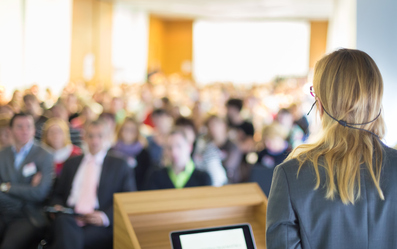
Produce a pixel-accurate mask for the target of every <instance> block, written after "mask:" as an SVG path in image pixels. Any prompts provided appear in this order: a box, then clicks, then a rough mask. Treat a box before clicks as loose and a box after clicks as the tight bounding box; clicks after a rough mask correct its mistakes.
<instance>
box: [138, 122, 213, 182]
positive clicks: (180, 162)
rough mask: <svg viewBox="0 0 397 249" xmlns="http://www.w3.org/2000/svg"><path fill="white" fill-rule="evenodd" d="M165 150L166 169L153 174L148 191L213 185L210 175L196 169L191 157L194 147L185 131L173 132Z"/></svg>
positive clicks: (149, 180)
mask: <svg viewBox="0 0 397 249" xmlns="http://www.w3.org/2000/svg"><path fill="white" fill-rule="evenodd" d="M164 149H165V159H166V161H167V163H166V167H164V168H161V169H157V170H155V171H153V172H152V174H151V175H150V177H149V179H148V182H147V187H146V189H148V190H154V189H170V188H177V189H180V188H187V187H198V186H207V185H211V178H210V176H209V175H208V173H206V172H204V171H200V170H198V169H196V167H195V165H194V162H193V160H192V158H191V156H190V153H191V151H192V145H191V144H190V143H189V141H188V140H187V137H186V134H185V133H184V131H183V130H174V131H172V132H171V133H170V135H169V136H168V138H167V143H166V146H165V148H164Z"/></svg>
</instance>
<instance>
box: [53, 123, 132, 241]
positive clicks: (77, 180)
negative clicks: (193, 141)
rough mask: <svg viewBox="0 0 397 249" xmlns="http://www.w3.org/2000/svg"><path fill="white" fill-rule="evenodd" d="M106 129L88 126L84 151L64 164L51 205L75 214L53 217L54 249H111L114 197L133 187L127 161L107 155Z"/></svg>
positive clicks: (94, 125)
mask: <svg viewBox="0 0 397 249" xmlns="http://www.w3.org/2000/svg"><path fill="white" fill-rule="evenodd" d="M105 128H106V125H105V124H104V123H103V121H100V120H99V121H94V122H91V123H90V124H88V125H87V126H86V130H85V133H84V140H85V142H86V144H87V151H86V152H85V153H84V155H82V156H77V157H74V158H71V159H68V160H67V161H66V162H65V164H64V167H63V171H62V174H61V176H60V178H59V182H58V184H57V186H56V189H55V191H54V196H53V197H52V198H51V203H52V204H53V205H55V208H56V209H58V210H62V209H63V208H64V207H69V208H73V209H74V211H75V213H76V214H77V215H69V214H60V215H57V216H56V218H55V220H54V224H53V225H54V241H53V248H56V249H62V248H73V249H79V248H81V249H83V248H112V243H113V242H112V241H113V229H112V227H113V194H114V193H117V192H127V191H134V190H136V186H135V182H134V178H133V175H132V173H131V171H130V170H129V167H128V165H127V162H126V161H125V160H123V159H121V158H118V157H115V156H112V155H110V154H108V153H107V149H108V147H107V146H106V139H107V136H106V134H107V131H106V130H105Z"/></svg>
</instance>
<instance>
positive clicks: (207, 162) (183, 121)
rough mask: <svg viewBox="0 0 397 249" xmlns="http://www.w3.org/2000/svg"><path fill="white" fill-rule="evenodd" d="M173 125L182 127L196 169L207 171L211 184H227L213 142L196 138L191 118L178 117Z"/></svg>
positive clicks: (224, 171) (219, 155)
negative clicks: (191, 149)
mask: <svg viewBox="0 0 397 249" xmlns="http://www.w3.org/2000/svg"><path fill="white" fill-rule="evenodd" d="M175 126H176V127H178V128H180V129H182V130H183V131H184V132H185V134H186V136H187V140H188V142H189V144H190V146H191V147H192V148H193V151H192V154H191V155H192V159H193V162H194V164H195V165H196V167H197V169H200V170H203V171H205V172H207V173H208V174H209V175H210V177H211V182H212V185H213V186H217V187H219V186H223V185H225V184H227V176H226V170H225V169H224V168H223V166H222V161H221V152H220V150H219V149H218V148H217V147H216V145H215V144H214V143H213V142H210V141H206V139H205V138H203V137H199V138H197V129H196V126H195V125H194V123H193V120H191V119H188V118H183V117H180V118H178V119H177V120H176V121H175Z"/></svg>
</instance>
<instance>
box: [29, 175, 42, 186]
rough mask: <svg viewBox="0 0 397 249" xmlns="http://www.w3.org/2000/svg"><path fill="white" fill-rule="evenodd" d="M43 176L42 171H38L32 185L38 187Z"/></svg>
mask: <svg viewBox="0 0 397 249" xmlns="http://www.w3.org/2000/svg"><path fill="white" fill-rule="evenodd" d="M42 177H43V175H42V174H41V172H37V173H36V174H35V175H34V176H33V178H32V182H31V183H30V184H31V185H32V187H37V186H38V185H39V184H40V182H41V178H42Z"/></svg>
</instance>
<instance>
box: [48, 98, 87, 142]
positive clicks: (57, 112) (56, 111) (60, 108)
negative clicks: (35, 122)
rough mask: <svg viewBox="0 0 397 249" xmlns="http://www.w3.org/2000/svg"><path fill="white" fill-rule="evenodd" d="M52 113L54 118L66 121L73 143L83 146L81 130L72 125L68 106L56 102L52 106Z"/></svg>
mask: <svg viewBox="0 0 397 249" xmlns="http://www.w3.org/2000/svg"><path fill="white" fill-rule="evenodd" d="M51 115H52V117H53V118H59V119H62V120H63V121H65V123H66V124H67V126H68V127H69V134H70V141H71V142H72V144H74V145H76V146H79V147H81V132H80V130H77V129H74V128H73V127H71V125H70V123H69V116H68V110H67V109H66V107H65V106H64V105H62V104H60V103H57V104H55V105H54V106H53V107H52V108H51Z"/></svg>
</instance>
